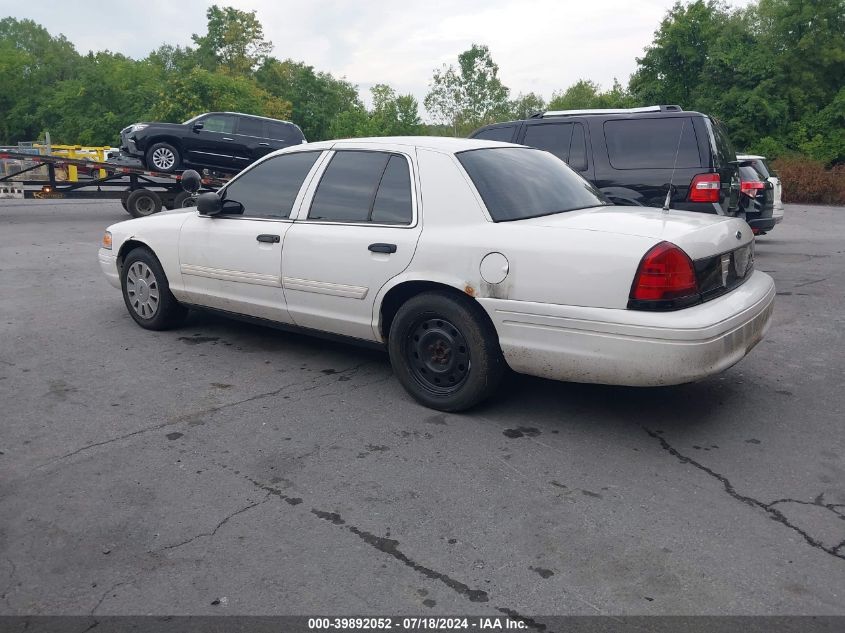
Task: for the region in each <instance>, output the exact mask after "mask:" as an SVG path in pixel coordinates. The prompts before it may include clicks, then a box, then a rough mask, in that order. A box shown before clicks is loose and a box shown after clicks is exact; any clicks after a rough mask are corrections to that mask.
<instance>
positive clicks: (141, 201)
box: [126, 189, 161, 218]
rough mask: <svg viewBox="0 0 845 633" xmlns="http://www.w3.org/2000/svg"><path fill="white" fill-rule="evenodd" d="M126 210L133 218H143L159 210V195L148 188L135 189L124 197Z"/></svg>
mask: <svg viewBox="0 0 845 633" xmlns="http://www.w3.org/2000/svg"><path fill="white" fill-rule="evenodd" d="M126 210H127V211H128V212H129V215H131V216H132V217H133V218H145V217H147V216H148V215H153V214H154V213H158V212H159V211H161V197H160V196H159V195H158V194H157V193H156V192H155V191H150V190H149V189H135V190H134V191H132V192H130V194H129V195H128V196H127V197H126Z"/></svg>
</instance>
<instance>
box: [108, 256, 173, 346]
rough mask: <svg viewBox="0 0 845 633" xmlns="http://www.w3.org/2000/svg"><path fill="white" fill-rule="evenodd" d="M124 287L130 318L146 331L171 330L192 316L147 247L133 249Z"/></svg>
mask: <svg viewBox="0 0 845 633" xmlns="http://www.w3.org/2000/svg"><path fill="white" fill-rule="evenodd" d="M120 287H121V289H122V290H123V302H124V303H125V304H126V309H127V310H128V311H129V316H131V317H132V318H133V319H134V320H135V323H137V324H138V325H140V326H141V327H142V328H144V329H147V330H168V329H170V328H173V327H176V326H177V325H179V324H180V323H182V321H183V320H184V319H185V316H186V315H187V314H188V309H187V308H186V307H185V306H183V305H182V304H180V303H179V302H178V301H177V300H176V298H175V297H174V296H173V294H172V293H171V292H170V285H169V284H168V282H167V277H166V276H165V274H164V270H163V269H162V267H161V264H160V263H159V261H158V259H156V256H155V255H153V253H152V252H151V251H149V250H148V249H146V248H135V249H133V250H132V251H130V252H129V254H128V255H127V256H126V258H125V259H124V260H123V266H122V267H121V270H120Z"/></svg>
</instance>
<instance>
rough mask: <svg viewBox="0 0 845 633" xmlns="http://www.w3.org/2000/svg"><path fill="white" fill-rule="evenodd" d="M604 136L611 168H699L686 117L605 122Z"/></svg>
mask: <svg viewBox="0 0 845 633" xmlns="http://www.w3.org/2000/svg"><path fill="white" fill-rule="evenodd" d="M604 136H605V139H606V141H607V156H608V158H609V159H610V164H611V165H612V166H613V168H614V169H672V168H673V167H675V166H677V167H679V168H683V167H701V156H700V155H699V152H698V140H697V137H696V136H695V128H694V127H693V123H692V121H691V120H690V119H689V118H684V117H672V118H663V119H622V120H617V121H605V123H604ZM675 152H677V154H678V161H677V165H676V163H675Z"/></svg>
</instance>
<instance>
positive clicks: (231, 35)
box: [192, 4, 273, 76]
mask: <svg viewBox="0 0 845 633" xmlns="http://www.w3.org/2000/svg"><path fill="white" fill-rule="evenodd" d="M206 17H207V18H208V31H207V33H206V34H205V35H203V36H200V35H196V34H194V35H193V36H192V39H193V41H194V43H195V44H196V45H197V55H198V56H199V59H200V60H201V62H202V63H203V66H204V67H205V68H206V69H208V70H214V69H215V68H217V67H220V68H222V69H223V70H225V71H226V72H228V73H230V74H232V75H239V76H246V75H250V74H251V73H252V72H253V71H254V70H255V69H256V68H258V67H259V66H260V65H261V63H262V62H263V61H264V60H265V59H267V57H268V56H269V55H270V52H271V51H272V50H273V43H272V42H270V41H267V40H265V39H264V27H263V26H261V22H259V21H258V18H257V17H256V15H255V11H241V10H239V9H235V8H234V7H218V6H217V5H216V4H215V5H212V6H211V7H209V9H208V11H206Z"/></svg>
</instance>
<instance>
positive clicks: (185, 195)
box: [173, 191, 197, 209]
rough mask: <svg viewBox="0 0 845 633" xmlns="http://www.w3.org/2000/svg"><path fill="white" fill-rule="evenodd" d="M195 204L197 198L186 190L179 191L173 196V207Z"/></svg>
mask: <svg viewBox="0 0 845 633" xmlns="http://www.w3.org/2000/svg"><path fill="white" fill-rule="evenodd" d="M195 206H197V199H196V198H195V197H194V196H192V195H191V194H190V193H189V192H187V191H180V192H179V193H177V194H176V196H174V198H173V208H174V209H187V208H189V207H195Z"/></svg>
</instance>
